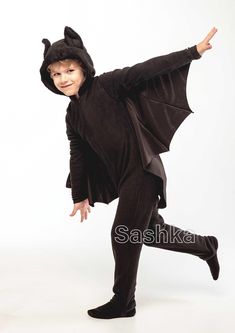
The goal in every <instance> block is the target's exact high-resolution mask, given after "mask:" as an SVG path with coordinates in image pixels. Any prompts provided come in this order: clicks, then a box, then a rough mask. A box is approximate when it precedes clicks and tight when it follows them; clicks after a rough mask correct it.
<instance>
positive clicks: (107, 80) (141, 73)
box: [99, 45, 201, 97]
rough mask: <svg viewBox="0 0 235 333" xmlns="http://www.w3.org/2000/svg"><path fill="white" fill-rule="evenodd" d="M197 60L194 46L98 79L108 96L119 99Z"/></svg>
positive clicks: (199, 56) (106, 74) (109, 73)
mask: <svg viewBox="0 0 235 333" xmlns="http://www.w3.org/2000/svg"><path fill="white" fill-rule="evenodd" d="M199 58H201V55H200V53H198V51H197V47H196V45H194V46H192V47H188V48H186V49H184V50H181V51H176V52H172V53H169V54H166V55H161V56H158V57H154V58H151V59H148V60H146V61H144V62H141V63H138V64H135V65H134V66H131V67H124V68H122V69H115V70H113V71H110V72H105V73H103V74H101V75H100V76H99V79H100V82H101V84H102V85H103V87H104V88H105V89H106V90H107V91H108V92H109V94H110V95H112V96H113V97H120V96H122V94H123V93H124V94H125V93H126V92H128V91H130V90H131V89H132V88H134V87H136V86H138V85H139V84H141V83H143V82H144V81H147V80H149V79H152V78H154V77H156V76H158V75H162V74H166V73H169V72H171V71H173V70H175V69H177V68H179V67H182V66H184V65H185V64H187V63H190V62H191V61H192V60H194V59H199Z"/></svg>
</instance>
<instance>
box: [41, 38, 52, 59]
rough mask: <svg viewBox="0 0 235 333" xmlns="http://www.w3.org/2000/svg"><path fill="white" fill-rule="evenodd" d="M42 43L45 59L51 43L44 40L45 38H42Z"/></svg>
mask: <svg viewBox="0 0 235 333" xmlns="http://www.w3.org/2000/svg"><path fill="white" fill-rule="evenodd" d="M42 42H43V44H45V49H44V53H43V55H44V58H45V57H46V54H47V51H48V49H49V47H50V46H51V43H50V41H49V40H48V39H46V38H43V40H42Z"/></svg>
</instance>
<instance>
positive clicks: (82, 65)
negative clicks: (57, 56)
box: [47, 59, 87, 76]
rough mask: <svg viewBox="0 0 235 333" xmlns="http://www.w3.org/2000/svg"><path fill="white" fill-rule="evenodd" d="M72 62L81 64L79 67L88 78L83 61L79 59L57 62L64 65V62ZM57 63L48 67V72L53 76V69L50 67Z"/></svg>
mask: <svg viewBox="0 0 235 333" xmlns="http://www.w3.org/2000/svg"><path fill="white" fill-rule="evenodd" d="M71 60H73V61H75V62H76V63H78V64H79V66H80V67H81V69H82V71H83V74H84V76H86V75H87V69H86V67H85V65H84V63H83V62H82V61H81V60H79V59H63V60H58V61H56V62H59V63H61V64H63V63H64V62H67V61H71ZM56 62H54V63H51V64H50V65H49V66H48V67H47V72H48V73H50V74H51V68H50V67H51V65H53V64H55V63H56Z"/></svg>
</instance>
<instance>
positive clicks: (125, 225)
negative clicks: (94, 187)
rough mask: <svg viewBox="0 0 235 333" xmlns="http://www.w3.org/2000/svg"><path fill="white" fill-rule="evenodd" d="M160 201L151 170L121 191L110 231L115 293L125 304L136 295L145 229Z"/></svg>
mask: <svg viewBox="0 0 235 333" xmlns="http://www.w3.org/2000/svg"><path fill="white" fill-rule="evenodd" d="M156 200H157V183H156V181H155V177H154V176H153V175H151V174H150V173H147V172H145V171H144V170H140V171H139V172H137V173H136V174H135V175H133V176H132V177H130V178H129V179H128V181H126V182H125V183H124V184H123V185H122V188H121V190H120V195H119V203H118V207H117V212H116V215H115V219H114V223H113V226H112V230H111V240H112V249H113V255H114V260H115V273H114V286H113V292H114V293H115V297H117V298H118V299H119V300H121V302H122V303H123V304H125V305H126V304H128V303H129V302H130V301H131V300H132V299H133V297H134V293H135V286H136V275H137V270H138V263H139V257H140V252H141V249H142V245H143V232H144V230H145V229H146V227H147V226H148V224H149V221H150V218H151V214H152V210H153V207H154V206H155V205H156Z"/></svg>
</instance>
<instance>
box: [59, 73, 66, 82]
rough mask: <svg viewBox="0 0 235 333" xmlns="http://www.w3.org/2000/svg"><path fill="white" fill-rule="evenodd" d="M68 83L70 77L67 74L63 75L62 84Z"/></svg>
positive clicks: (61, 77)
mask: <svg viewBox="0 0 235 333" xmlns="http://www.w3.org/2000/svg"><path fill="white" fill-rule="evenodd" d="M67 81H68V76H67V74H61V76H60V83H62V84H63V83H66V82H67Z"/></svg>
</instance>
